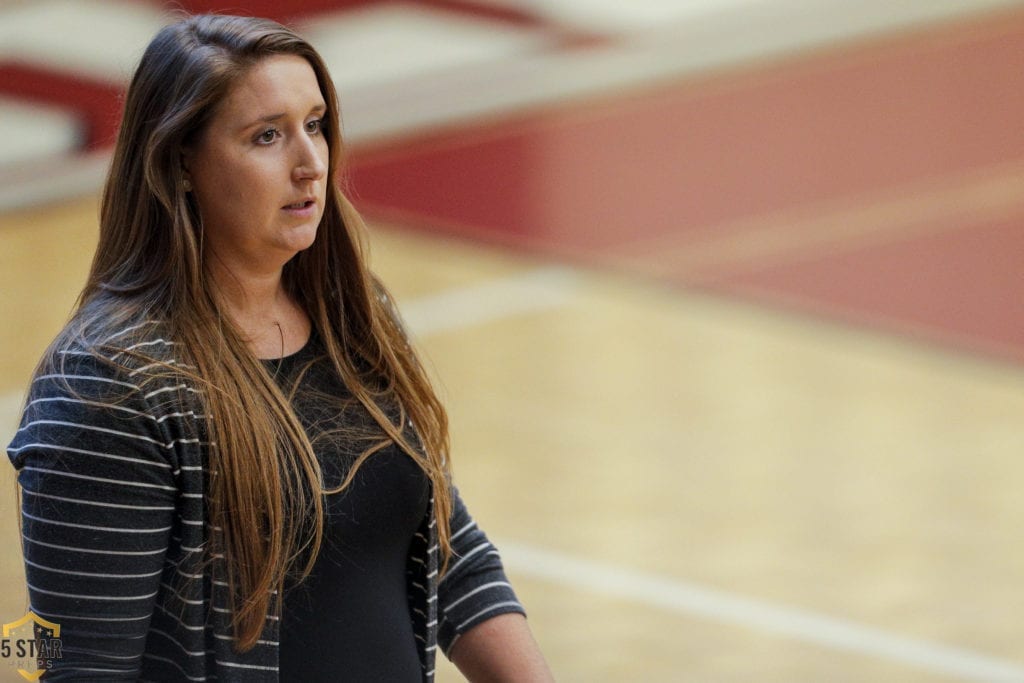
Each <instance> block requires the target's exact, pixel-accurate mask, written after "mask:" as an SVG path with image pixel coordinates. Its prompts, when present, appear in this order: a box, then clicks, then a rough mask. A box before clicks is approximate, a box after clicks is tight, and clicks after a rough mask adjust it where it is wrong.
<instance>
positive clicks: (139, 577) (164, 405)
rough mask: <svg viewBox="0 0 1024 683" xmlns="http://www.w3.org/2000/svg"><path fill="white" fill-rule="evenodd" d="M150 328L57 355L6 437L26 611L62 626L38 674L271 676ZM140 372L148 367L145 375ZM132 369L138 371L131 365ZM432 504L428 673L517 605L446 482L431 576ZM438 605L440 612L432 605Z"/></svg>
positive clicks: (417, 610)
mask: <svg viewBox="0 0 1024 683" xmlns="http://www.w3.org/2000/svg"><path fill="white" fill-rule="evenodd" d="M158 330H159V326H156V325H155V324H146V323H144V324H140V325H134V326H132V327H130V328H127V329H125V330H122V331H121V332H119V333H118V334H116V335H114V336H113V337H112V338H111V339H108V340H107V341H106V342H104V344H99V345H98V346H99V347H101V348H110V344H111V343H113V342H114V341H115V339H114V338H116V344H117V345H118V346H120V348H121V349H123V350H129V349H135V350H137V351H141V352H142V354H143V355H144V356H146V358H144V359H143V358H136V356H135V354H130V353H124V351H122V352H119V353H116V354H115V356H114V357H111V356H109V355H108V356H107V357H106V358H103V359H101V358H97V357H96V356H94V355H93V354H92V353H90V352H87V351H85V350H81V349H79V350H75V351H72V352H68V353H64V354H62V355H61V357H60V358H59V359H58V360H57V361H55V362H54V363H53V366H54V367H57V368H60V371H59V372H58V371H55V370H52V369H51V370H47V371H45V372H43V373H41V374H40V375H38V376H37V377H36V378H35V379H34V381H33V383H32V388H31V392H30V395H29V398H28V401H27V402H26V405H25V409H24V414H23V416H22V421H21V427H20V429H19V430H18V432H17V433H16V435H15V437H14V440H13V441H12V442H11V444H10V446H9V447H8V456H9V457H10V459H11V462H12V463H13V464H14V466H15V467H16V468H17V469H18V481H19V484H20V486H21V489H22V492H23V495H22V530H23V551H24V557H25V569H26V576H27V580H28V585H29V596H30V601H31V608H32V609H33V611H35V612H36V613H37V614H39V615H40V616H43V617H45V618H47V619H50V620H52V621H55V622H56V623H59V624H61V636H62V639H63V652H64V657H63V658H62V659H61V660H54V664H55V668H54V669H52V670H51V671H50V672H49V673H48V674H47V680H49V681H61V680H76V681H77V680H102V681H114V680H152V681H181V680H188V681H208V680H209V681H213V680H216V681H246V682H250V681H254V682H259V681H278V680H279V679H280V678H285V679H287V676H286V675H285V676H280V675H279V672H278V659H277V657H278V654H277V651H278V628H279V626H278V624H279V621H280V620H279V618H278V617H277V616H276V615H275V614H268V615H267V620H266V626H265V628H264V631H263V633H262V634H261V636H260V638H259V641H258V642H257V644H256V645H255V647H253V648H252V649H251V650H249V651H248V652H245V653H239V652H236V651H235V650H234V648H233V645H232V643H233V641H232V637H231V634H232V629H231V609H230V605H231V600H230V597H231V596H230V591H229V587H228V585H227V584H226V583H225V582H224V581H223V577H224V576H225V572H224V569H223V556H221V555H218V554H213V553H210V554H207V553H205V549H206V548H207V547H209V543H210V538H209V535H210V534H211V533H213V530H212V529H211V527H210V525H209V524H208V522H207V518H206V510H205V486H206V477H207V473H208V470H209V468H208V463H209V456H210V453H209V448H210V445H209V444H208V443H207V440H206V437H205V435H206V423H205V420H206V418H205V416H204V411H203V410H202V406H201V404H200V402H199V401H198V400H197V396H198V393H199V392H197V391H196V390H195V388H194V387H192V386H190V385H189V384H188V382H186V381H183V379H182V377H179V376H175V375H173V374H172V373H173V368H174V367H175V366H178V367H181V366H180V365H179V364H178V360H177V359H175V358H174V357H173V356H172V355H171V354H172V353H173V351H174V344H173V342H171V341H169V340H167V339H165V338H163V337H160V336H159V335H158V334H156V333H157V332H158ZM148 369H153V370H155V371H157V372H159V373H160V374H159V375H156V376H152V375H148V374H147V370H148ZM139 370H143V371H142V372H138V371H139ZM429 510H430V513H429V514H428V515H427V516H426V517H425V518H424V520H423V522H422V524H421V526H420V529H419V530H418V532H417V533H416V535H415V537H414V538H413V541H412V543H411V546H410V553H409V561H408V563H407V576H408V591H407V594H408V596H409V614H410V618H411V620H412V622H413V627H414V633H415V635H416V639H417V643H418V644H419V654H420V661H421V665H422V668H423V679H424V680H425V681H430V680H432V678H433V671H434V659H435V653H436V650H437V647H438V645H440V647H441V649H442V650H443V651H445V652H448V650H449V648H450V647H451V645H452V644H453V643H454V641H455V639H457V638H458V636H459V635H460V634H461V633H463V632H465V631H466V630H468V629H470V628H472V627H473V626H475V625H476V624H477V623H479V622H480V621H483V620H484V619H487V618H490V616H496V615H497V614H502V613H505V612H510V611H515V612H522V607H521V606H520V605H519V603H518V601H517V600H516V598H515V595H514V593H513V591H512V587H511V586H510V585H509V583H508V581H507V579H506V577H505V575H504V572H503V569H502V566H501V561H500V558H499V556H498V553H497V550H496V549H495V548H494V546H493V545H492V544H491V543H490V541H488V540H487V537H486V536H485V535H484V533H483V532H482V531H481V530H480V529H479V527H477V525H476V524H475V523H474V522H473V520H472V519H471V517H470V516H469V513H468V511H467V510H466V507H465V505H463V503H462V500H461V498H460V497H459V495H458V491H454V510H453V516H452V519H451V528H452V530H453V540H452V543H453V550H454V551H455V557H453V558H452V561H451V562H450V568H449V571H448V572H447V574H445V575H444V578H443V579H442V580H439V565H440V562H439V551H438V543H437V540H438V539H437V524H436V520H434V519H433V517H432V511H433V505H431V506H430V508H429ZM439 605H440V608H439Z"/></svg>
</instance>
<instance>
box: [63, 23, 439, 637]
mask: <svg viewBox="0 0 1024 683" xmlns="http://www.w3.org/2000/svg"><path fill="white" fill-rule="evenodd" d="M274 55H297V56H300V57H303V58H304V59H306V60H307V61H308V62H309V64H310V65H311V66H312V68H313V71H314V73H315V74H316V78H317V81H318V83H319V85H320V90H321V94H322V95H323V97H324V101H325V102H326V103H327V113H326V115H325V117H324V122H325V126H324V129H323V130H324V135H325V137H326V139H327V142H328V146H329V154H330V156H329V160H330V164H329V171H328V178H327V183H328V190H327V201H326V206H325V210H324V214H323V219H322V221H321V223H320V225H319V228H318V232H317V236H316V239H315V241H314V242H313V244H312V245H311V246H310V247H309V248H308V249H306V250H304V251H302V252H300V253H299V254H297V255H296V256H295V257H294V258H293V259H292V260H290V261H289V262H288V263H287V264H286V265H285V267H284V271H283V279H284V286H285V288H286V290H287V291H288V293H289V294H290V295H291V296H292V297H293V298H294V300H295V301H297V302H298V303H299V304H301V305H302V306H303V307H304V309H305V311H306V313H307V314H308V315H309V317H310V319H311V321H312V324H313V326H314V328H315V329H316V330H317V332H318V333H319V335H320V337H321V339H322V341H323V345H324V347H325V350H326V355H327V357H328V358H329V362H330V363H331V364H333V366H334V368H335V369H336V371H337V372H338V373H339V375H340V376H341V378H342V380H343V381H344V382H345V384H346V386H347V387H348V388H349V390H350V391H351V393H352V395H353V397H354V398H355V399H356V400H358V401H359V403H361V404H362V405H363V406H364V407H365V409H366V410H367V411H368V413H369V414H370V415H371V416H372V418H373V420H372V422H373V424H374V425H375V429H377V431H376V434H377V438H376V439H371V441H370V445H369V446H368V447H366V448H364V449H362V450H361V453H360V455H359V457H358V458H357V459H356V460H355V463H354V465H353V467H352V469H351V471H350V472H349V475H348V478H347V479H346V480H345V482H343V484H342V487H344V486H347V485H348V483H349V482H351V480H352V476H353V474H354V473H355V470H356V469H358V467H359V466H360V465H361V464H362V463H363V462H364V461H365V459H366V458H368V457H372V455H373V454H374V453H375V452H377V451H379V450H380V449H381V448H383V447H385V446H389V445H392V444H394V445H397V446H398V448H400V449H401V450H402V451H403V452H404V453H405V454H407V455H408V457H410V458H412V459H413V460H415V462H416V463H418V464H419V466H420V467H421V468H422V469H423V471H424V472H425V474H426V475H427V477H428V478H429V479H430V482H431V486H432V489H433V505H434V513H435V516H436V519H437V529H438V541H439V544H440V547H441V551H442V555H443V557H445V558H447V557H448V556H449V555H450V544H449V539H450V529H449V526H448V520H449V516H450V511H451V505H452V503H451V493H450V470H449V464H448V425H447V417H446V414H445V411H444V408H443V406H442V405H441V403H440V402H439V400H438V398H437V396H436V394H435V393H434V391H433V389H432V388H431V385H430V382H429V380H428V377H427V375H426V373H425V371H424V369H423V366H422V365H421V363H420V362H419V360H418V359H417V356H416V354H415V352H414V351H413V349H412V347H411V346H410V344H409V341H408V338H407V336H406V334H405V331H404V330H403V328H402V325H401V322H400V319H399V318H398V315H397V313H396V311H395V310H394V307H393V304H392V302H391V299H390V298H389V296H388V294H387V292H386V290H385V289H384V287H383V286H382V285H381V283H380V282H379V281H378V280H377V279H376V278H375V277H374V276H373V274H372V273H371V272H370V271H369V269H368V266H367V263H366V260H365V246H364V233H365V226H364V224H363V222H362V219H361V218H360V216H359V215H358V213H357V212H356V211H355V209H354V208H353V207H352V205H351V204H350V202H349V201H348V199H347V198H346V197H345V195H344V194H343V192H342V191H341V189H340V188H339V186H338V180H339V173H340V171H339V165H340V160H341V157H342V141H341V136H340V112H339V106H338V98H337V94H336V92H335V88H334V85H333V83H332V81H331V77H330V75H329V73H328V70H327V67H326V66H325V64H324V62H323V60H322V59H321V57H320V56H319V55H318V54H317V52H316V51H315V50H314V49H313V47H312V46H311V45H310V44H309V43H308V42H307V41H305V40H304V39H303V38H301V37H300V36H299V35H298V34H296V33H295V32H294V31H292V30H290V29H288V28H286V27H284V26H282V25H280V24H278V23H275V22H273V21H269V20H265V19H258V18H251V17H238V16H226V15H198V16H191V17H187V18H184V19H182V20H180V21H178V22H176V23H173V24H171V25H168V26H166V27H164V28H163V29H162V30H161V31H160V32H159V33H158V34H157V35H156V36H155V37H154V39H153V40H152V42H151V43H150V44H149V46H148V48H147V49H146V51H145V53H144V54H143V56H142V60H141V62H140V63H139V66H138V67H137V69H136V71H135V73H134V76H133V78H132V80H131V83H130V85H129V87H128V90H127V94H126V96H125V102H124V116H123V119H122V122H121V126H120V130H119V133H118V137H117V142H116V146H115V149H114V154H113V160H112V164H111V167H110V171H109V175H108V177H107V181H106V185H105V188H104V191H103V197H102V204H101V208H100V231H99V243H98V246H97V249H96V254H95V256H94V258H93V262H92V266H91V270H90V273H89V277H88V280H87V283H86V285H85V287H84V289H83V291H82V293H81V295H80V297H79V300H78V304H77V307H76V310H75V313H74V315H73V317H72V320H71V323H69V325H68V326H67V327H66V328H65V330H64V332H63V333H62V334H61V335H60V336H59V337H58V339H57V340H56V342H55V343H54V346H53V347H51V353H50V354H49V358H51V359H54V358H58V357H59V355H60V354H59V352H60V351H61V349H62V348H70V347H72V346H78V347H80V346H81V345H83V344H84V345H85V346H86V347H88V348H92V349H93V351H94V353H95V354H96V355H97V356H104V357H110V355H111V352H114V353H115V354H120V355H122V357H125V356H132V355H135V356H137V357H139V360H140V361H145V360H150V359H146V358H144V357H142V356H141V353H142V352H141V351H140V350H136V351H131V352H129V353H127V354H125V349H124V346H123V343H122V345H121V346H120V347H119V348H101V346H100V345H98V344H97V341H96V340H102V339H104V338H106V337H109V336H110V335H112V334H114V333H116V332H117V330H119V329H124V326H126V325H131V324H132V323H135V322H138V321H142V320H156V321H159V322H160V323H161V325H162V326H163V327H164V328H165V329H166V330H167V334H168V335H170V337H171V338H172V339H173V341H174V344H175V352H176V354H175V355H176V360H178V361H179V362H178V363H176V364H175V365H174V366H170V365H168V364H166V363H161V362H155V363H153V362H150V363H148V364H147V365H145V366H143V367H148V368H149V369H148V370H147V372H148V373H150V375H151V377H156V376H158V375H161V374H163V375H166V374H168V373H180V374H182V375H184V376H187V377H188V378H189V380H190V381H192V382H193V383H195V384H196V385H197V387H198V388H199V391H197V392H196V395H197V399H196V400H198V401H200V402H201V408H202V410H203V411H204V412H205V414H206V415H207V416H208V420H207V424H208V439H209V443H210V452H211V462H210V463H209V473H208V482H209V488H208V492H207V515H208V523H209V525H210V528H212V529H215V530H217V531H216V532H215V533H213V534H212V536H211V543H210V548H209V550H208V552H210V553H217V554H223V555H224V565H223V566H224V567H225V571H226V575H227V581H228V583H229V586H230V590H231V594H232V605H233V610H232V612H233V617H232V618H233V626H234V639H235V645H236V647H237V648H238V649H239V650H246V649H249V648H251V647H252V646H253V645H255V643H256V641H257V639H258V638H259V636H260V634H261V632H262V630H263V627H264V622H265V617H266V615H267V613H268V611H275V610H279V609H280V602H279V601H278V600H276V599H274V598H273V592H274V591H278V594H279V595H280V592H281V590H282V588H283V586H284V585H285V582H286V579H288V578H290V577H298V578H302V577H304V576H305V575H306V574H308V572H309V571H310V570H311V568H312V564H313V561H314V559H315V557H316V551H317V550H318V549H319V546H320V543H321V540H322V537H323V501H322V499H323V495H324V494H325V493H331V492H332V491H333V490H327V489H325V488H324V485H323V479H322V476H321V472H320V468H319V465H318V463H317V460H316V457H315V456H314V453H313V449H312V446H311V443H310V440H309V437H308V436H307V434H306V433H305V432H304V430H303V428H302V426H301V424H300V423H299V420H298V419H297V417H296V415H295V413H294V412H293V410H292V408H291V406H290V403H289V397H288V396H287V395H286V393H285V392H283V391H282V390H281V389H279V388H278V386H277V384H276V382H275V381H274V378H273V377H272V376H271V374H270V373H269V372H268V370H267V368H266V367H265V365H264V364H263V363H262V362H261V361H259V360H258V359H257V358H256V357H255V356H254V354H253V353H252V351H251V350H250V349H249V347H248V346H247V344H246V342H245V339H244V336H243V334H242V333H241V331H240V329H238V328H237V327H236V326H235V325H234V324H233V323H232V321H231V320H230V318H229V317H228V316H227V315H226V313H225V311H224V310H223V308H222V306H221V305H220V304H219V303H218V300H219V299H218V296H217V294H216V292H215V291H213V289H212V286H213V280H212V279H211V277H210V274H209V272H208V271H207V270H206V269H205V268H204V240H203V226H202V222H201V220H200V217H199V211H198V207H197V206H196V204H195V200H194V198H193V195H191V194H189V193H187V192H186V191H185V190H184V188H183V181H184V177H185V176H184V171H183V168H182V150H183V149H184V148H185V147H186V146H187V145H189V144H190V143H191V142H192V141H194V140H196V139H197V137H198V136H199V135H201V134H202V132H203V130H204V127H205V126H206V124H207V122H208V121H209V120H210V118H211V116H212V115H213V114H214V112H215V111H216V108H217V106H218V104H219V103H221V102H223V101H224V100H225V98H226V96H227V94H228V92H229V91H230V89H231V88H232V87H233V85H234V84H235V83H238V82H239V81H240V79H241V77H242V76H243V75H244V74H245V73H246V72H247V70H248V69H250V68H251V67H252V66H253V65H254V64H256V63H258V62H259V61H260V60H262V59H265V58H267V57H270V56H274ZM51 362H52V361H51ZM136 366H137V367H138V366H139V364H138V363H136Z"/></svg>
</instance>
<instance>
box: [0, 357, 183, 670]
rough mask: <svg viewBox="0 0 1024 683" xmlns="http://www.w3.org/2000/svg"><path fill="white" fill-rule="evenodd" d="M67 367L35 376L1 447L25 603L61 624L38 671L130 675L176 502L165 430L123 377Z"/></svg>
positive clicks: (80, 361) (95, 367)
mask: <svg viewBox="0 0 1024 683" xmlns="http://www.w3.org/2000/svg"><path fill="white" fill-rule="evenodd" d="M66 374H67V375H68V376H70V377H69V379H68V380H67V381H68V383H69V384H70V385H71V386H70V390H69V387H68V386H65V384H64V382H63V380H62V379H60V378H56V377H47V376H42V377H38V378H36V379H35V380H34V382H33V390H32V392H31V395H30V400H29V403H28V405H27V406H26V409H25V413H24V416H23V418H22V424H21V428H20V429H19V430H18V432H17V433H16V434H15V437H14V440H13V441H12V443H11V445H10V447H9V448H8V454H9V455H10V458H11V461H12V463H13V464H14V466H15V467H16V468H17V469H18V471H19V475H18V481H19V483H20V485H21V491H22V537H23V552H24V556H25V573H26V579H27V582H28V588H29V598H30V603H31V609H32V610H33V611H35V612H36V613H37V614H39V615H40V616H41V617H43V618H45V619H47V620H49V621H53V622H56V623H58V624H60V626H61V640H62V657H61V658H60V659H55V660H53V664H54V668H53V669H52V670H51V671H50V672H49V673H48V674H47V678H46V680H51V681H57V680H66V679H68V678H73V679H74V680H101V681H112V680H121V679H129V680H134V679H135V678H136V677H137V676H138V673H139V669H140V666H141V662H142V655H143V651H144V649H145V643H146V632H147V629H148V627H149V623H150V617H151V615H152V613H153V609H154V607H153V605H154V602H155V598H156V595H157V593H158V592H159V591H160V590H161V586H160V584H161V574H162V569H163V561H164V556H165V553H166V550H167V547H168V543H169V537H170V533H171V527H172V525H173V516H174V510H175V506H174V491H175V486H174V477H173V475H172V466H171V464H170V463H169V461H168V456H167V449H165V448H164V447H163V444H164V442H165V441H166V438H165V437H164V436H163V434H162V431H161V429H160V427H159V425H158V424H157V422H156V420H155V419H154V418H153V417H151V416H149V415H148V414H147V413H146V412H145V403H144V402H143V401H141V400H134V399H133V395H134V394H135V392H133V390H132V389H131V387H130V386H128V385H130V383H131V382H130V380H127V379H126V378H124V377H123V376H120V375H115V373H114V372H113V370H111V369H109V368H107V367H105V366H101V365H100V364H99V363H97V362H96V361H94V360H93V359H91V358H77V359H76V360H75V362H73V363H69V367H68V369H67V371H66ZM122 382H123V384H122ZM114 396H118V399H119V400H118V401H117V402H116V403H115V402H114V400H113V397H114ZM112 404H113V405H112Z"/></svg>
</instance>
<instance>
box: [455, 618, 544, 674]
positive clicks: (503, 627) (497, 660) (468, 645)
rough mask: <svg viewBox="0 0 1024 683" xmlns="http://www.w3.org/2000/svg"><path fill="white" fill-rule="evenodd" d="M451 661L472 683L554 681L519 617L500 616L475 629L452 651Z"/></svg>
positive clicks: (457, 643)
mask: <svg viewBox="0 0 1024 683" xmlns="http://www.w3.org/2000/svg"><path fill="white" fill-rule="evenodd" d="M451 660H452V663H453V664H455V666H456V667H458V669H459V671H461V672H462V674H463V675H464V676H465V677H466V679H467V680H469V681H473V683H491V682H493V683H499V682H501V681H509V682H510V683H511V682H515V683H521V682H523V681H535V682H536V683H547V682H549V681H554V680H555V679H554V677H553V676H552V675H551V670H550V669H548V665H547V662H545V661H544V655H542V654H541V652H540V648H539V647H538V646H537V642H536V641H535V640H534V639H533V635H532V634H531V633H530V627H529V626H527V624H526V619H525V618H524V617H523V616H522V615H521V614H502V615H501V616H497V617H494V618H493V619H488V620H487V621H485V622H482V623H481V624H479V625H477V626H474V627H473V628H472V629H470V630H469V631H467V632H466V633H465V634H463V635H462V637H461V638H459V640H458V642H456V643H455V645H454V646H453V647H452V651H451Z"/></svg>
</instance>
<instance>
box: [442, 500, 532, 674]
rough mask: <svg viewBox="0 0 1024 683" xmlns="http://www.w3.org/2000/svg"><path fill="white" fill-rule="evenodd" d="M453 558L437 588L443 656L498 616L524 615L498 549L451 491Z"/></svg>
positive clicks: (447, 654) (524, 612)
mask: <svg viewBox="0 0 1024 683" xmlns="http://www.w3.org/2000/svg"><path fill="white" fill-rule="evenodd" d="M451 530H452V559H451V561H450V563H449V565H448V571H447V572H446V573H445V574H444V576H443V577H442V578H441V581H440V584H439V585H438V608H439V609H438V642H439V644H440V645H441V649H442V650H443V651H444V653H445V655H446V656H449V654H450V652H451V649H452V646H453V645H454V644H455V641H457V640H458V639H459V636H461V635H462V634H463V633H465V632H467V631H469V630H470V629H472V628H473V627H474V626H476V625H477V624H480V623H482V622H484V621H487V620H488V619H490V618H492V617H496V616H498V615H499V614H507V613H509V612H516V613H519V614H524V615H525V614H526V611H525V610H524V609H523V606H522V605H521V604H520V603H519V600H518V598H516V594H515V591H514V590H513V589H512V584H511V583H509V580H508V577H506V576H505V569H504V567H503V566H502V562H501V556H500V555H499V554H498V549H497V548H496V547H495V546H494V544H493V543H491V542H490V541H489V540H488V539H487V535H486V534H484V532H483V531H482V530H481V529H480V527H478V526H477V524H476V522H474V521H473V519H472V517H470V515H469V512H468V511H467V510H466V506H465V504H464V503H463V502H462V498H461V497H460V496H459V492H458V490H457V489H454V488H453V489H452V517H451Z"/></svg>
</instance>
